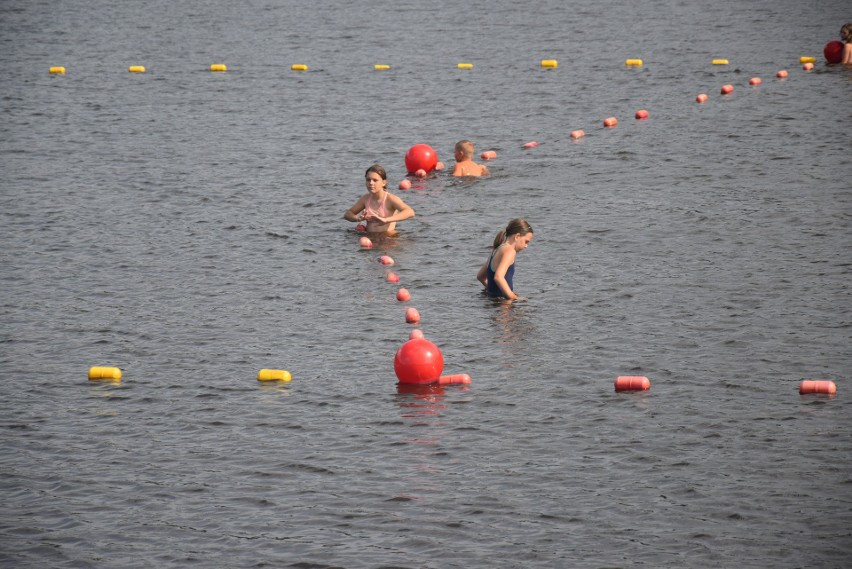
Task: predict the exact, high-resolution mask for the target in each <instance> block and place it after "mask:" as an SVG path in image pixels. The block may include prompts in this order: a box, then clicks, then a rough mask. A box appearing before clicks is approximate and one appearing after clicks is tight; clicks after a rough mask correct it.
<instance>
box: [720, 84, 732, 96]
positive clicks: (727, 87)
mask: <svg viewBox="0 0 852 569" xmlns="http://www.w3.org/2000/svg"><path fill="white" fill-rule="evenodd" d="M733 92H734V86H733V85H722V94H723V95H730V94H731V93H733Z"/></svg>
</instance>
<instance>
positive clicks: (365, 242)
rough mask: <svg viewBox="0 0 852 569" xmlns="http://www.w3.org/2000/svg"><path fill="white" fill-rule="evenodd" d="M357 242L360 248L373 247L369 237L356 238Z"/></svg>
mask: <svg viewBox="0 0 852 569" xmlns="http://www.w3.org/2000/svg"><path fill="white" fill-rule="evenodd" d="M358 242H359V243H360V244H361V248H362V249H372V248H373V242H372V241H370V238H369V237H362V238H361V239H359V240H358Z"/></svg>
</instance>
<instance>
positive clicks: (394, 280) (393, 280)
mask: <svg viewBox="0 0 852 569" xmlns="http://www.w3.org/2000/svg"><path fill="white" fill-rule="evenodd" d="M385 280H387V281H388V282H389V283H398V282H399V277H398V276H397V274H396V273H388V276H386V277H385Z"/></svg>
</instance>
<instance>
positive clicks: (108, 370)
mask: <svg viewBox="0 0 852 569" xmlns="http://www.w3.org/2000/svg"><path fill="white" fill-rule="evenodd" d="M89 379H90V380H92V381H96V380H100V379H106V380H111V381H114V380H117V379H121V370H120V369H119V368H117V367H107V366H95V367H90V368H89Z"/></svg>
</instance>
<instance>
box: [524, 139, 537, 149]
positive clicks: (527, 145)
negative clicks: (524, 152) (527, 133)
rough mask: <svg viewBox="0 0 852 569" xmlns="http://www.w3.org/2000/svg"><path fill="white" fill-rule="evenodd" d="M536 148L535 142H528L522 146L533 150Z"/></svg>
mask: <svg viewBox="0 0 852 569" xmlns="http://www.w3.org/2000/svg"><path fill="white" fill-rule="evenodd" d="M536 146H538V142H536V141H535V140H530V141H529V142H527V143H526V144H524V148H535V147H536Z"/></svg>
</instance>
